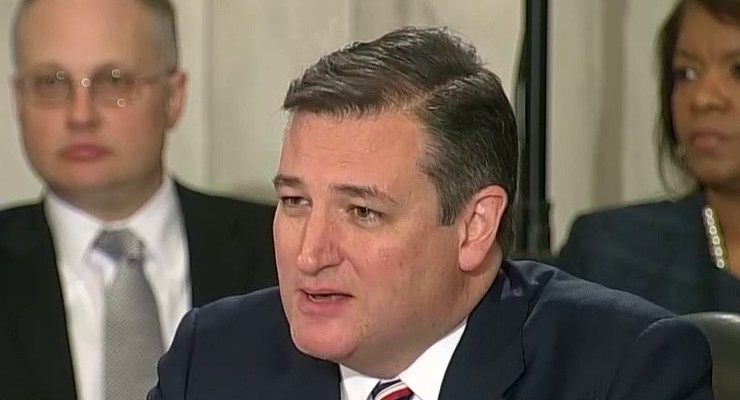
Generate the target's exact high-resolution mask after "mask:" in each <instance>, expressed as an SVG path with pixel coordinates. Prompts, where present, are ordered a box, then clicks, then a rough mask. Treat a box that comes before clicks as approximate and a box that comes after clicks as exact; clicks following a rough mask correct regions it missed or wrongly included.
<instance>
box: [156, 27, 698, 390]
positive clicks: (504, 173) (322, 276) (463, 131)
mask: <svg viewBox="0 0 740 400" xmlns="http://www.w3.org/2000/svg"><path fill="white" fill-rule="evenodd" d="M283 107H284V108H285V109H286V110H287V111H289V112H290V114H291V118H290V120H289V125H288V127H287V130H286V134H285V138H284V142H283V149H282V155H281V160H280V164H279V167H278V173H277V175H276V177H275V179H274V184H275V188H276V190H277V193H278V197H279V198H280V203H279V205H278V209H277V212H276V217H275V221H274V224H273V232H274V238H275V249H276V257H277V263H278V277H279V281H280V287H279V289H266V290H265V291H261V292H258V293H253V294H250V295H246V296H242V297H234V298H229V299H224V300H220V301H218V302H215V303H213V304H211V305H208V306H206V307H203V308H200V309H195V310H193V311H191V312H190V313H188V314H187V315H186V317H185V318H184V320H183V322H182V323H181V324H180V327H179V329H178V333H177V335H176V338H175V341H174V343H173V345H172V347H171V348H170V350H169V352H168V353H167V354H165V356H163V358H162V359H161V361H160V364H159V369H158V371H159V379H160V380H159V384H158V385H157V386H156V387H155V388H154V389H153V390H152V391H151V392H150V395H149V398H150V399H161V400H180V399H191V400H196V399H304V398H305V399H336V400H340V399H342V400H367V399H372V400H380V399H382V400H388V399H394V400H398V399H404V400H405V399H424V400H434V399H504V398H505V399H510V400H514V399H516V400H524V399H532V400H534V399H568V400H571V399H586V398H588V399H631V400H634V399H651V400H655V399H666V400H667V399H692V400H693V399H711V398H712V393H711V377H710V371H711V357H710V354H709V349H708V345H707V343H706V340H705V338H704V337H703V335H702V334H701V332H700V331H699V330H698V329H697V328H695V327H694V326H692V325H690V324H688V323H686V322H684V321H682V320H679V319H676V318H674V317H673V315H672V314H670V313H669V312H667V311H665V310H663V309H661V308H659V307H657V306H654V305H652V304H650V303H648V302H646V301H644V300H641V299H639V298H637V297H635V296H632V295H629V294H626V293H622V292H617V291H612V290H609V289H606V288H603V287H601V286H598V285H595V284H592V283H588V282H585V281H582V280H579V279H577V278H573V277H571V276H570V275H567V274H565V273H563V272H560V271H558V270H556V269H553V268H551V267H548V266H546V265H543V264H538V263H534V262H520V263H514V262H508V261H505V258H506V255H507V252H508V250H509V247H510V244H511V239H512V215H511V212H510V211H509V210H510V209H511V205H512V203H513V201H514V198H515V193H516V182H517V166H518V140H517V129H516V124H515V118H514V114H513V111H512V109H511V106H510V105H509V103H508V100H507V98H506V96H505V94H504V91H503V89H502V88H501V85H500V83H499V80H498V78H497V77H496V76H495V75H494V74H493V73H492V72H490V71H488V70H486V69H485V68H484V67H483V66H482V63H481V61H480V59H479V58H478V56H477V55H476V52H475V49H474V48H473V47H472V46H469V45H467V44H465V43H463V42H462V41H461V40H460V39H459V38H457V37H455V36H454V35H451V34H450V33H448V32H447V31H445V30H440V29H433V28H428V29H423V28H404V29H400V30H396V31H393V32H391V33H389V34H386V35H384V36H383V37H381V38H379V39H377V40H375V41H371V42H366V43H357V44H354V45H351V46H349V47H347V48H345V49H342V50H339V51H337V52H334V53H331V54H329V55H327V56H325V57H323V58H321V59H320V60H319V61H318V62H317V63H316V64H314V65H313V66H311V67H309V68H308V69H307V70H305V71H304V73H303V74H302V75H301V76H300V77H299V78H298V79H296V80H295V81H293V83H292V84H291V86H290V88H289V89H288V93H287V96H286V98H285V100H284V103H283Z"/></svg>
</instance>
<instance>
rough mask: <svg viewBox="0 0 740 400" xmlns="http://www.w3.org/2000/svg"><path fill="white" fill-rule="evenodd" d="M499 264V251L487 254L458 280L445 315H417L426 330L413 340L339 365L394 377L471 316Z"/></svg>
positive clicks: (416, 335)
mask: <svg viewBox="0 0 740 400" xmlns="http://www.w3.org/2000/svg"><path fill="white" fill-rule="evenodd" d="M501 262H502V259H501V254H500V252H498V253H496V254H493V255H489V257H488V258H487V260H486V262H485V265H482V266H481V267H480V268H479V269H478V270H476V271H473V272H471V273H470V274H469V275H467V276H466V279H464V280H463V281H461V283H460V285H459V286H458V287H457V290H456V291H457V293H458V295H457V296H456V298H455V300H454V301H452V302H451V303H452V304H449V305H446V306H445V311H446V312H445V314H444V315H440V314H437V315H419V318H425V319H426V320H427V321H426V323H425V324H424V326H425V329H420V330H419V331H418V332H416V334H415V335H413V337H407V338H406V339H407V340H404V341H402V342H399V343H396V344H395V346H392V345H391V344H390V343H387V342H386V343H385V344H383V345H382V346H383V347H384V349H383V351H377V349H376V351H371V352H370V354H364V355H360V354H356V355H355V360H351V361H350V360H339V363H340V364H343V365H346V366H347V367H349V368H352V369H353V370H355V371H358V372H360V373H362V374H365V375H368V376H372V377H376V378H381V379H390V378H394V377H397V376H398V375H399V374H400V373H401V372H403V371H405V370H406V369H408V368H409V367H410V366H411V365H412V364H413V363H414V362H415V361H416V360H417V359H418V358H419V357H420V356H421V355H422V354H423V353H424V352H425V351H427V350H428V349H429V348H430V347H432V346H433V345H434V344H435V343H437V342H438V341H440V340H441V339H442V338H444V337H445V336H446V335H448V334H449V333H450V332H452V331H453V330H454V329H455V328H456V327H457V326H458V325H460V324H461V323H462V322H463V320H465V318H467V317H468V316H469V315H470V313H471V312H472V311H473V309H474V308H475V307H476V306H477V305H478V303H480V301H481V300H482V299H483V297H485V295H486V293H488V290H490V288H491V286H492V285H493V282H494V280H495V279H496V276H498V271H499V270H500V268H501ZM391 347H393V348H391ZM389 354H393V355H394V357H387V356H388V355H389Z"/></svg>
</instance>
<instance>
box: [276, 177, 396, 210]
mask: <svg viewBox="0 0 740 400" xmlns="http://www.w3.org/2000/svg"><path fill="white" fill-rule="evenodd" d="M272 185H273V186H274V187H275V189H278V188H280V187H289V188H294V189H300V188H303V187H304V186H305V183H304V182H303V180H302V179H301V178H298V177H296V176H290V175H285V174H278V175H276V176H275V177H274V178H273V179H272ZM330 188H331V190H332V191H333V192H337V193H340V194H343V195H345V196H349V197H357V198H362V199H377V200H381V201H384V202H387V203H391V204H393V205H396V206H397V205H399V204H400V203H399V202H398V200H396V199H394V198H393V197H392V196H391V195H389V194H388V193H386V192H384V191H382V190H380V188H378V187H377V186H375V185H354V184H340V185H331V186H330Z"/></svg>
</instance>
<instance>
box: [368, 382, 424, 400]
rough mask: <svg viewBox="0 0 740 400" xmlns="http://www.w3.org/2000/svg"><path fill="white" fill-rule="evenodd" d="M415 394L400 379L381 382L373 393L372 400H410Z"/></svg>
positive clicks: (371, 394)
mask: <svg viewBox="0 0 740 400" xmlns="http://www.w3.org/2000/svg"><path fill="white" fill-rule="evenodd" d="M413 394H414V393H413V392H412V391H411V389H409V387H408V386H406V384H405V383H403V382H402V381H401V380H400V379H393V380H389V381H380V382H378V384H377V385H375V388H374V389H373V391H372V392H370V397H371V399H372V400H408V399H410V398H411V396H412V395H413Z"/></svg>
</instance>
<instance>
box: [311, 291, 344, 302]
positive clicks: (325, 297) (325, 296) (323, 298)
mask: <svg viewBox="0 0 740 400" xmlns="http://www.w3.org/2000/svg"><path fill="white" fill-rule="evenodd" d="M306 295H308V298H309V299H311V301H315V302H317V303H328V302H331V301H337V300H341V299H343V298H346V297H347V296H346V295H343V294H337V293H314V294H311V293H306Z"/></svg>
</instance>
